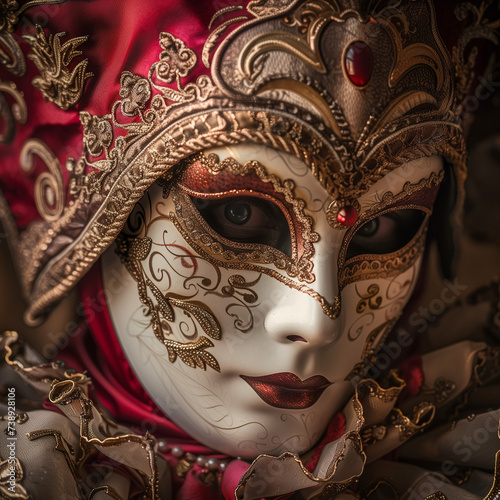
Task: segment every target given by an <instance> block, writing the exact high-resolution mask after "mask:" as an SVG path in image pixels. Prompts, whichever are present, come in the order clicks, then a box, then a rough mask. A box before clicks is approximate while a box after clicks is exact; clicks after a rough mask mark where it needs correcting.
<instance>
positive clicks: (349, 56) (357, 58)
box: [344, 41, 373, 87]
mask: <svg viewBox="0 0 500 500" xmlns="http://www.w3.org/2000/svg"><path fill="white" fill-rule="evenodd" d="M344 66H345V71H346V73H347V76H348V78H349V80H350V81H351V82H352V83H353V84H354V85H356V86H357V87H364V86H365V85H366V84H367V83H368V82H369V81H370V78H371V76H372V73H373V54H372V51H371V49H370V47H369V46H368V45H367V44H366V43H365V42H361V41H357V42H353V43H351V45H349V47H347V50H346V52H345V56H344Z"/></svg>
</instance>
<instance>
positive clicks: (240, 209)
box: [189, 195, 292, 257]
mask: <svg viewBox="0 0 500 500" xmlns="http://www.w3.org/2000/svg"><path fill="white" fill-rule="evenodd" d="M189 197H190V199H191V202H192V203H193V205H194V207H195V208H196V209H197V211H198V213H199V214H200V216H201V217H202V218H203V220H204V221H205V222H206V223H207V224H208V225H209V226H210V228H211V229H212V230H213V231H215V232H216V233H217V234H218V235H220V236H221V237H222V238H224V239H225V240H228V241H229V242H233V243H236V244H238V245H245V246H246V245H266V246H269V247H272V248H275V249H277V250H279V251H280V252H282V253H284V254H285V255H287V256H288V257H292V235H291V231H290V225H289V223H288V221H287V218H286V217H285V215H284V213H283V211H282V209H281V208H280V207H279V206H278V205H277V204H276V203H274V202H273V201H270V200H267V199H263V198H260V197H256V196H229V197H224V198H218V199H211V198H200V197H197V196H193V195H190V196H189Z"/></svg>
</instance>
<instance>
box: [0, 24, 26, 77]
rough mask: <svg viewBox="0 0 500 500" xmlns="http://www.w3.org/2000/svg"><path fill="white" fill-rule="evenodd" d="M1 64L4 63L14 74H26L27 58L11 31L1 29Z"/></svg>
mask: <svg viewBox="0 0 500 500" xmlns="http://www.w3.org/2000/svg"><path fill="white" fill-rule="evenodd" d="M0 64H3V65H4V66H5V67H6V68H7V69H8V70H9V71H10V72H11V73H12V74H13V75H15V76H24V74H25V73H26V60H25V58H24V54H23V52H22V50H21V48H20V47H19V44H18V43H17V42H16V40H15V39H14V37H13V36H12V35H11V34H10V33H6V32H2V30H1V29H0Z"/></svg>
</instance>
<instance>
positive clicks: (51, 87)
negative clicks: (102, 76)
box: [23, 25, 94, 110]
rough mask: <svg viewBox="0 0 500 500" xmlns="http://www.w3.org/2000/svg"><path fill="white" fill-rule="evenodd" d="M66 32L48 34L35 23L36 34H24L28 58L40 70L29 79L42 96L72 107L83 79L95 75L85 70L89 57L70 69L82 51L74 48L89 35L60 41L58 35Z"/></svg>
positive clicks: (77, 98) (66, 106)
mask: <svg viewBox="0 0 500 500" xmlns="http://www.w3.org/2000/svg"><path fill="white" fill-rule="evenodd" d="M65 35H66V33H64V32H62V33H56V34H55V35H49V36H48V37H47V36H46V35H45V31H44V30H43V28H42V27H41V26H39V25H37V26H36V34H35V35H24V36H23V38H24V40H26V42H27V43H28V44H29V45H30V47H31V50H32V51H33V52H32V53H31V54H29V55H28V58H29V59H31V60H32V61H33V62H34V63H35V65H36V67H37V69H38V71H39V72H40V76H37V77H35V78H33V81H32V82H31V83H32V84H33V86H34V87H35V88H36V89H38V90H39V91H40V92H41V93H42V94H43V96H44V97H45V99H47V100H48V101H50V102H53V103H54V104H55V105H56V106H57V107H59V108H61V109H63V110H66V109H69V108H71V107H72V106H74V105H75V104H76V103H77V102H78V101H79V100H80V98H81V97H82V94H83V87H84V86H85V82H86V80H88V79H89V78H90V77H92V76H94V74H93V73H86V72H85V70H86V68H87V64H88V59H84V60H83V61H80V62H79V63H78V64H77V65H76V66H75V67H74V68H73V69H72V70H70V69H69V65H70V63H71V61H72V60H73V59H74V58H75V57H78V56H80V55H81V54H82V52H81V51H80V50H76V49H77V47H79V46H80V45H81V44H82V43H84V42H85V41H86V40H87V38H88V36H79V37H76V38H72V39H70V40H68V41H67V42H65V43H64V44H62V45H61V38H62V37H63V36H65Z"/></svg>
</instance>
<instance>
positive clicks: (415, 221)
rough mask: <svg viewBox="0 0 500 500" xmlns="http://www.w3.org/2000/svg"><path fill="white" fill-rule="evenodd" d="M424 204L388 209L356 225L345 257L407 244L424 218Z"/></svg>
mask: <svg viewBox="0 0 500 500" xmlns="http://www.w3.org/2000/svg"><path fill="white" fill-rule="evenodd" d="M428 215H429V210H428V209H427V208H425V207H420V206H419V207H415V206H411V207H405V208H395V209H394V208H393V209H388V210H386V211H384V212H382V213H378V214H375V215H374V216H373V217H372V218H370V219H368V220H367V221H364V222H363V223H362V224H360V225H358V226H357V227H356V228H355V229H354V231H353V232H352V236H351V237H350V238H349V243H348V245H347V249H346V253H345V260H346V261H347V260H349V259H352V258H354V257H358V256H360V255H367V254H375V255H383V254H391V253H393V252H396V251H398V250H400V249H402V248H404V247H405V246H406V245H408V244H409V243H410V242H411V241H412V240H413V239H414V238H415V236H416V235H417V234H418V233H419V232H420V229H421V228H422V227H423V225H424V224H425V223H426V221H427V220H428Z"/></svg>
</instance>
